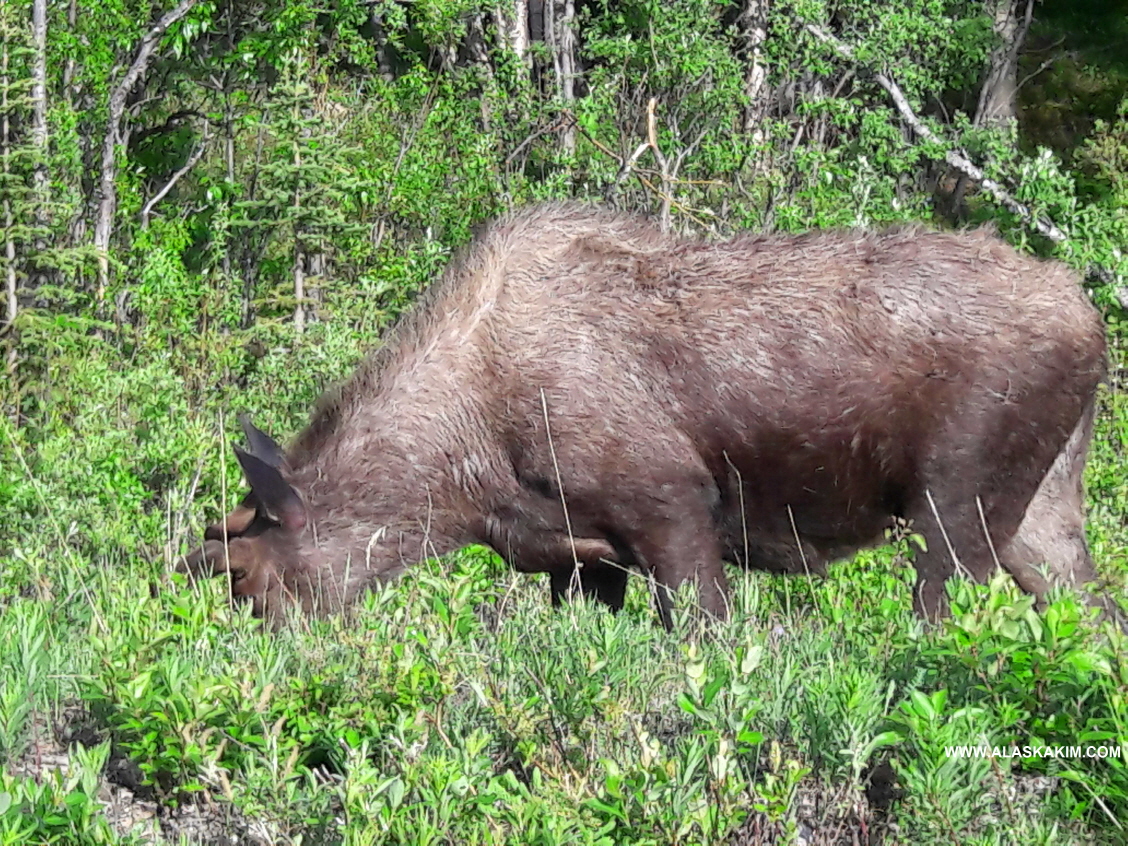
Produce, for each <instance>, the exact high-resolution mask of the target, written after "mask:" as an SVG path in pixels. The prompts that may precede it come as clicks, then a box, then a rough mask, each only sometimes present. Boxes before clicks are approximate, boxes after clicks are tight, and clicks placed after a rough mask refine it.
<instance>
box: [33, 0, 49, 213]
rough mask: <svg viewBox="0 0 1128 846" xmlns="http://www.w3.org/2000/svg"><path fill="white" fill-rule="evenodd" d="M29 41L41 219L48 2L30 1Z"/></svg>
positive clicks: (44, 178)
mask: <svg viewBox="0 0 1128 846" xmlns="http://www.w3.org/2000/svg"><path fill="white" fill-rule="evenodd" d="M31 41H32V51H33V53H34V60H33V63H32V68H31V113H32V118H31V142H32V144H34V145H35V150H36V153H37V155H38V160H37V161H36V163H35V174H34V182H33V185H34V187H35V194H36V197H35V202H36V206H37V209H36V215H37V216H42V215H43V214H44V210H43V207H42V204H43V201H44V200H45V199H46V197H47V0H33V2H32V6H31Z"/></svg>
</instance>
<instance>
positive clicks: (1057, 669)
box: [0, 0, 1128, 844]
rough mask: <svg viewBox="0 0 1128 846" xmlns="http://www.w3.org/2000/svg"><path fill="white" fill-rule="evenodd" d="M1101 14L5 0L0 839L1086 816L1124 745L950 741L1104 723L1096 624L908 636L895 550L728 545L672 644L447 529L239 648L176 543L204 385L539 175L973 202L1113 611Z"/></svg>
mask: <svg viewBox="0 0 1128 846" xmlns="http://www.w3.org/2000/svg"><path fill="white" fill-rule="evenodd" d="M1028 9H1029V10H1030V11H1031V12H1032V16H1031V17H1029V18H1027V17H1026V13H1027V10H1028ZM1126 31H1128V7H1126V6H1125V4H1124V3H1123V2H1121V3H1119V4H1117V3H1107V2H1097V0H1089V2H1075V1H1074V0H1044V2H1040V3H1037V4H1035V3H1034V2H1033V0H1030V2H1029V3H1027V2H1025V1H1024V2H1009V0H904V2H901V3H898V4H895V5H890V4H888V3H885V2H877V0H745V1H744V2H718V0H661V1H659V0H584V1H583V2H579V3H577V2H574V0H544V2H539V1H537V0H530V1H529V2H526V0H506V1H505V2H501V3H493V4H487V3H481V2H477V0H415V2H412V3H402V2H394V0H364V2H360V0H332V2H326V3H315V2H313V0H286V2H280V0H224V2H220V0H181V2H180V3H179V4H178V5H175V6H173V5H169V4H168V3H167V2H166V3H164V4H160V3H158V4H153V3H147V2H137V0H99V2H97V3H95V2H90V0H69V2H68V3H52V4H48V3H46V0H5V2H4V3H2V4H0V287H2V288H3V290H4V295H3V303H4V308H3V311H2V314H3V321H4V322H3V323H2V324H0V333H2V334H0V352H2V354H3V361H2V362H0V367H3V368H4V374H3V376H2V377H0V379H2V381H0V406H2V411H3V416H2V419H0V611H2V613H0V644H2V645H0V761H2V762H3V764H4V769H3V773H2V775H0V842H3V843H17V842H28V843H40V842H59V843H76V842H83V843H85V842H90V843H108V842H134V841H135V840H136V841H137V842H141V841H142V840H144V838H146V837H149V838H150V842H152V841H151V838H152V837H154V836H156V835H153V834H152V831H153V830H157V829H160V830H163V831H164V835H163V836H165V837H168V838H171V839H175V837H174V833H175V832H177V831H181V832H185V833H187V834H190V835H191V837H193V838H197V839H201V840H204V841H205V842H220V839H219V838H220V835H221V834H225V835H226V836H229V837H230V838H231V839H232V841H235V842H247V843H251V842H262V843H267V842H269V843H285V842H293V843H297V842H304V843H325V842H345V843H358V844H359V843H377V842H380V843H459V844H463V843H495V842H496V843H501V842H509V843H540V844H553V843H565V842H567V843H588V842H590V843H600V844H611V843H679V844H680V843H715V842H723V841H725V840H726V839H728V838H731V842H734V843H761V842H762V843H774V842H788V838H790V839H791V842H805V843H814V842H820V843H821V842H825V843H837V842H844V843H850V842H866V841H865V840H863V839H860V838H871V839H870V842H875V843H876V842H879V838H884V840H883V841H882V842H891V843H892V842H898V843H899V842H929V843H931V842H944V843H953V844H956V843H958V844H962V843H1010V842H1016V841H1017V840H1020V839H1028V840H1030V841H1031V842H1039V843H1062V842H1077V841H1081V840H1085V839H1088V840H1097V841H1104V842H1109V843H1117V842H1123V837H1124V834H1123V830H1124V827H1125V826H1128V770H1126V769H1125V764H1124V760H1123V758H1119V759H1117V758H1104V759H1054V758H1032V757H1028V758H1022V759H1002V758H996V759H992V760H983V759H978V760H977V759H958V758H954V757H952V756H950V755H947V754H945V752H944V747H946V746H951V745H956V744H972V745H974V744H978V743H988V744H991V745H1000V746H1003V745H1008V746H1009V745H1011V744H1017V745H1019V746H1022V745H1027V744H1034V745H1039V744H1050V745H1054V744H1074V743H1077V744H1082V745H1090V744H1106V743H1107V744H1110V745H1119V746H1120V747H1121V748H1122V749H1125V751H1126V752H1128V746H1125V744H1128V669H1126V668H1125V666H1124V665H1123V657H1124V647H1125V644H1124V641H1123V638H1122V637H1121V635H1120V634H1119V633H1117V632H1115V631H1112V630H1111V629H1109V628H1108V627H1105V628H1101V627H1098V626H1096V625H1095V624H1093V623H1091V622H1088V621H1085V620H1083V619H1082V618H1083V617H1084V613H1083V612H1082V611H1081V610H1080V609H1079V608H1078V607H1077V605H1076V603H1075V602H1073V600H1072V598H1071V597H1068V596H1062V597H1060V598H1059V599H1058V600H1057V601H1056V602H1055V603H1054V604H1053V605H1052V606H1051V608H1050V609H1048V610H1047V611H1045V612H1044V613H1037V612H1035V611H1033V610H1032V609H1030V608H1029V602H1028V600H1026V599H1024V598H1021V597H1019V596H1018V595H1017V594H1015V593H1014V591H1013V590H1012V589H1011V588H1010V587H1009V586H1008V585H1006V584H1003V583H1002V582H1000V583H997V584H993V585H991V586H986V587H978V588H973V587H972V586H969V585H954V586H953V590H954V591H955V593H956V597H955V600H954V604H955V606H956V608H957V611H958V613H957V614H956V616H955V618H954V619H953V621H952V622H951V623H950V624H949V625H947V626H946V627H943V628H941V629H938V630H923V629H922V628H921V627H920V625H919V624H918V623H917V622H916V621H915V620H913V619H912V616H911V613H910V611H909V597H908V587H907V585H908V584H910V583H911V579H910V578H909V574H908V566H909V558H908V557H909V556H910V555H911V553H910V551H909V550H908V549H907V548H906V546H905V543H904V542H902V541H898V542H897V543H896V544H895V545H893V546H890V547H889V548H886V549H883V550H879V551H877V552H873V553H867V554H864V555H860V556H859V557H858V558H857V559H856V560H854V561H850V562H844V563H843V564H841V565H838V566H837V567H835V568H834V572H833V573H832V576H831V578H830V579H828V580H826V581H825V582H815V583H810V582H807V581H805V580H798V579H795V580H778V579H774V578H769V577H766V576H764V575H762V574H749V575H747V576H742V577H741V578H740V580H739V581H740V585H739V590H738V594H737V606H738V613H737V614H736V616H735V619H734V620H733V622H732V623H731V624H730V625H729V626H728V627H727V628H725V629H724V630H722V631H719V632H717V633H715V635H714V636H712V637H708V638H700V637H698V633H697V632H696V631H695V630H693V629H692V627H689V628H687V629H685V630H683V631H682V632H680V635H681V637H680V639H679V638H671V637H669V636H667V635H665V634H664V633H663V632H662V631H661V630H660V629H658V628H656V627H655V625H654V621H653V615H652V612H651V611H650V610H649V608H648V606H647V601H646V595H645V590H644V589H642V588H641V587H637V586H635V587H632V590H631V594H630V601H629V603H628V609H627V610H626V611H625V612H624V613H623V614H622V615H619V616H617V617H612V616H610V615H607V614H605V613H604V612H602V611H598V610H595V609H592V608H586V607H578V608H576V609H569V610H568V611H567V612H566V613H557V614H552V613H550V612H549V609H548V608H547V600H546V598H545V597H544V596H542V590H543V586H542V585H540V584H539V582H538V581H537V580H535V579H534V578H532V577H516V576H514V575H513V574H510V573H507V572H506V571H505V570H504V568H503V567H502V566H501V565H500V564H499V563H498V561H497V560H496V558H495V557H493V556H492V555H491V554H490V553H488V552H486V551H483V550H469V551H465V552H462V553H459V554H458V555H455V556H452V557H451V560H448V561H445V562H442V563H441V564H435V563H434V562H432V563H431V564H428V565H422V566H420V568H419V571H418V572H417V573H415V574H412V575H410V576H408V577H406V578H405V579H404V580H403V581H402V582H400V583H397V584H396V585H393V586H390V587H388V588H387V589H384V590H381V591H379V592H376V593H374V594H372V595H371V596H370V597H369V598H368V599H367V600H366V603H365V606H364V608H363V609H362V610H361V612H360V615H359V618H358V620H357V621H354V622H353V623H350V624H349V625H348V626H347V627H346V626H344V625H342V624H341V623H340V621H329V622H326V623H318V624H313V625H311V626H310V627H309V629H308V630H306V631H299V632H288V633H286V634H284V635H283V636H280V637H273V638H272V637H269V636H267V635H266V634H264V633H262V632H261V631H260V630H259V628H258V626H257V624H256V623H255V622H254V621H251V620H249V619H248V618H247V617H246V616H245V615H243V614H240V613H233V612H231V611H229V610H228V609H227V607H226V603H225V597H224V596H223V595H222V591H221V586H220V585H219V584H214V585H206V586H198V585H197V586H188V585H185V584H184V583H183V581H182V580H178V579H175V578H170V577H169V572H170V570H171V568H172V562H173V561H174V560H175V558H176V556H177V555H179V554H181V553H182V552H183V551H184V549H185V548H186V545H187V543H189V542H191V540H192V539H195V538H198V537H199V534H200V530H201V527H202V525H204V523H205V522H209V521H210V520H212V519H214V518H215V517H216V516H217V515H218V514H220V513H223V512H224V511H226V510H227V507H228V506H229V505H230V503H231V502H232V501H233V500H234V499H235V498H236V497H238V496H239V495H241V488H240V481H239V476H238V465H237V464H236V463H235V462H234V461H233V460H232V456H231V451H230V448H229V443H228V439H230V438H234V437H236V435H235V433H236V431H237V426H235V425H234V414H235V412H236V411H240V410H244V409H248V410H252V411H253V413H254V416H255V420H256V422H258V423H259V424H260V425H261V426H263V427H264V428H266V429H268V430H270V431H272V432H275V433H279V434H288V433H294V432H296V431H297V429H298V428H299V427H300V426H301V425H302V422H303V421H304V419H305V417H306V416H307V414H308V411H309V408H310V405H311V403H312V402H313V400H314V399H315V398H316V396H317V395H318V394H319V393H320V392H321V390H323V389H324V388H325V387H327V386H328V385H329V384H331V383H332V382H334V381H336V380H337V379H339V378H340V377H342V376H344V375H345V374H346V373H347V372H348V371H349V369H350V368H351V366H352V365H353V364H354V363H355V362H356V361H357V359H358V358H359V356H360V355H361V354H362V353H363V351H364V350H366V349H368V348H370V347H372V346H373V345H375V344H376V343H378V341H379V337H380V333H381V331H382V330H383V329H385V328H386V327H387V326H388V325H389V324H390V322H391V321H392V320H394V318H395V317H396V315H398V314H399V313H400V312H401V311H402V309H403V308H404V307H405V306H406V305H407V304H408V303H409V302H410V301H411V300H412V298H413V297H414V296H415V294H416V293H417V292H418V291H419V290H421V289H422V288H423V287H424V286H426V285H427V284H428V282H429V281H430V280H431V279H433V278H434V277H435V275H436V274H437V273H438V272H439V271H440V270H441V268H442V267H443V266H444V264H445V262H446V261H447V260H448V259H449V257H450V255H451V253H452V251H453V250H455V249H457V248H458V247H459V246H460V245H461V244H463V243H465V242H466V240H467V239H468V237H469V234H470V232H471V230H472V228H473V227H474V226H475V225H477V224H479V223H480V222H482V221H484V220H486V219H488V218H489V217H491V216H492V215H494V214H497V213H499V212H501V211H503V210H505V209H508V208H512V207H515V206H519V205H522V204H525V203H528V202H530V201H534V200H538V199H547V198H563V197H575V198H582V199H592V200H601V201H604V202H608V203H612V204H615V205H618V206H620V207H623V208H629V209H636V210H645V211H648V212H650V213H652V214H654V215H655V216H656V217H657V218H658V219H659V220H661V221H662V223H663V225H666V226H669V227H672V228H675V229H679V230H685V231H694V232H698V233H703V234H706V235H710V236H723V235H725V234H729V233H731V232H734V231H738V230H743V229H755V230H760V231H768V230H773V229H783V230H793V231H798V230H804V229H808V228H813V227H830V226H855V225H860V226H876V225H882V224H886V223H891V222H899V221H922V220H923V221H927V222H929V223H930V224H931V225H936V226H951V225H958V224H962V223H967V222H972V223H978V222H986V221H992V222H994V224H995V225H996V226H997V227H998V228H999V229H1000V230H1001V231H1002V232H1003V233H1004V235H1005V236H1006V237H1008V238H1009V239H1010V240H1012V241H1013V242H1014V243H1016V244H1018V245H1019V246H1021V247H1023V248H1025V249H1028V250H1031V251H1034V252H1037V253H1039V254H1043V255H1055V256H1057V257H1059V258H1062V259H1064V260H1065V261H1067V262H1069V263H1070V264H1072V265H1073V266H1074V267H1076V268H1077V269H1078V271H1080V272H1081V273H1082V274H1083V275H1084V278H1085V284H1086V287H1087V290H1088V291H1089V292H1090V294H1091V295H1092V297H1093V299H1094V301H1095V302H1096V303H1097V304H1098V305H1099V306H1100V307H1101V308H1102V310H1103V312H1104V313H1105V315H1106V319H1107V322H1108V327H1109V331H1110V338H1111V340H1112V343H1113V347H1114V356H1113V368H1112V371H1111V373H1110V379H1109V384H1108V386H1107V389H1106V390H1104V392H1103V393H1102V406H1101V415H1100V419H1099V421H1098V436H1097V440H1096V442H1095V443H1094V446H1093V453H1092V459H1091V462H1090V467H1089V472H1088V486H1089V514H1090V525H1089V538H1090V543H1091V547H1092V549H1093V552H1094V556H1095V558H1096V559H1097V563H1098V567H1099V569H1100V570H1101V572H1102V574H1103V575H1105V576H1107V577H1108V578H1109V580H1110V583H1111V587H1110V588H1109V589H1110V590H1114V591H1118V592H1120V593H1118V594H1117V595H1121V596H1122V595H1123V592H1122V591H1123V588H1122V580H1123V575H1124V572H1125V570H1126V569H1128V566H1126V558H1128V530H1126V529H1125V518H1126V516H1128V481H1126V480H1128V402H1126V401H1125V398H1124V395H1123V393H1122V391H1123V385H1122V381H1121V380H1122V375H1123V372H1124V371H1123V367H1124V355H1123V348H1122V344H1123V323H1122V321H1123V319H1124V304H1125V302H1128V258H1126V252H1128V64H1126V60H1125V55H1126V54H1124V52H1123V51H1121V50H1118V49H1116V47H1115V45H1116V44H1117V43H1118V39H1119V40H1120V41H1121V42H1122V41H1123V37H1124V35H1125V33H1126ZM886 83H890V84H891V85H892V86H893V88H894V89H895V91H896V92H898V93H899V94H903V96H904V98H905V100H904V103H905V104H907V106H899V105H898V103H897V102H896V100H895V99H894V97H893V96H891V90H890V86H889V85H888V84H886ZM906 108H907V109H909V112H908V113H906V111H905V109H906ZM917 120H919V121H921V122H923V124H924V126H925V127H926V128H927V129H929V130H930V131H931V137H930V138H925V137H923V136H922V134H921V132H919V131H918V130H917V129H915V128H914V127H913V121H917ZM961 151H962V153H965V154H966V155H967V156H968V158H970V159H971V160H972V161H973V162H974V163H975V164H977V165H978V166H980V167H981V168H982V169H983V171H984V172H985V175H986V177H987V178H988V179H990V180H993V181H994V182H995V183H998V184H999V185H1000V186H1002V189H1003V191H1004V192H1005V193H1006V194H1007V195H1009V197H1010V198H1011V200H1012V202H1009V203H1008V202H1003V201H1000V196H999V194H998V193H997V192H995V193H992V191H989V190H986V189H984V188H983V184H984V183H982V182H980V181H977V180H976V179H972V178H969V177H968V175H967V174H966V173H964V172H961V170H960V169H959V168H955V167H953V166H952V165H951V163H950V154H951V153H953V152H961ZM1039 222H1041V223H1042V226H1041V231H1039V226H1038V223H1039ZM1050 227H1053V231H1054V232H1055V233H1057V235H1056V236H1053V237H1047V235H1046V234H1045V233H1046V231H1048V228H1050ZM686 626H687V627H688V626H690V624H689V623H688V622H687V623H686ZM52 749H54V750H56V751H57V752H58V756H57V757H60V758H61V759H63V760H66V761H67V762H68V766H69V769H68V770H67V771H66V772H65V773H58V774H54V775H52V774H50V772H51V768H50V766H48V765H46V764H44V751H45V750H47V752H48V753H50V751H51V750H52ZM50 757H51V756H50V754H48V755H47V758H48V759H50ZM48 764H50V760H48ZM107 785H109V786H107ZM107 795H109V796H110V797H111V798H112V799H113V802H112V803H111V807H110V809H108V810H107V808H106V807H104V800H105V799H106V797H107ZM123 797H126V798H128V799H129V802H135V803H138V807H140V803H149V805H151V806H152V807H153V808H155V809H158V810H159V811H160V814H161V817H160V820H161V826H157V827H155V828H154V826H153V825H149V830H150V834H143V833H140V834H139V833H134V834H132V835H130V834H126V833H125V830H126V828H128V825H127V824H128V823H129V822H131V821H135V820H134V819H133V818H131V817H130V816H129V814H128V813H125V812H122V813H118V811H117V810H115V808H116V807H117V805H116V804H114V803H117V804H121V803H126V804H128V802H126V798H123ZM149 805H146V806H145V807H149ZM189 808H191V809H195V811H194V813H196V814H197V817H194V818H193V819H198V818H200V815H201V814H203V813H204V811H203V810H200V809H204V810H207V811H208V813H210V814H211V815H212V816H211V819H212V824H213V828H212V829H211V830H208V831H204V830H203V829H201V830H199V831H196V832H195V833H194V834H193V833H192V832H191V831H189V829H188V828H186V825H187V824H186V823H184V822H183V820H184V819H185V816H184V814H185V813H186V809H189ZM172 809H176V810H175V813H174V812H173V810H172ZM217 809H218V810H217ZM119 810H120V809H119ZM154 812H155V811H154ZM178 820H179V821H180V822H178ZM216 820H218V821H219V822H216ZM162 827H163V828H162ZM142 828H144V826H142ZM217 831H218V832H219V833H216V832H217ZM851 838H855V839H851Z"/></svg>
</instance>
